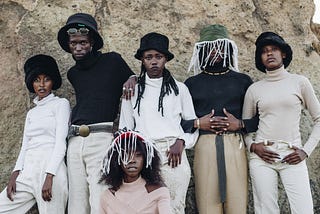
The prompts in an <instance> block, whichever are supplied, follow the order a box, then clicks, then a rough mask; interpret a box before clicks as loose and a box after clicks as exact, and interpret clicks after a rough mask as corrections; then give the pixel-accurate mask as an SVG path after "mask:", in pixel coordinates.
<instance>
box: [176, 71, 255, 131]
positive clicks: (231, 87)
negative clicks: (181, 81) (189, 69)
mask: <svg viewBox="0 0 320 214" xmlns="http://www.w3.org/2000/svg"><path fill="white" fill-rule="evenodd" d="M252 83H253V82H252V80H251V78H250V77H249V76H248V75H246V74H243V73H238V72H235V71H229V72H227V73H225V74H220V75H210V74H207V73H204V72H202V73H200V74H198V75H196V76H193V77H190V78H188V79H187V80H186V81H185V84H186V85H187V87H188V88H189V91H190V93H191V96H192V100H193V105H194V108H195V112H196V115H197V117H199V118H200V117H202V116H204V115H206V114H208V113H210V112H211V110H212V109H214V115H216V116H226V115H225V114H224V113H223V108H225V109H226V110H227V111H228V112H230V113H231V114H233V115H234V116H235V117H236V118H238V119H241V118H242V106H243V101H244V96H245V93H246V91H247V89H248V87H249V86H250V85H251V84H252ZM244 123H245V127H246V130H245V131H246V132H253V131H256V130H257V126H258V117H254V118H252V119H250V120H244ZM182 124H183V127H184V129H185V131H186V132H191V129H192V128H193V121H184V122H183V123H182ZM209 133H210V134H211V132H206V131H203V130H200V134H209Z"/></svg>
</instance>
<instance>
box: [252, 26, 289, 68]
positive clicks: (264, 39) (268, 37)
mask: <svg viewBox="0 0 320 214" xmlns="http://www.w3.org/2000/svg"><path fill="white" fill-rule="evenodd" d="M266 45H275V46H277V47H279V48H280V49H281V51H282V52H284V53H285V54H286V58H284V59H283V64H284V67H285V68H286V67H288V65H289V64H290V62H291V60H292V49H291V47H290V45H289V44H288V43H286V42H285V41H284V39H283V38H282V37H281V36H279V35H278V34H276V33H274V32H264V33H262V34H260V36H259V37H258V38H257V40H256V52H255V61H256V68H257V69H259V70H260V71H262V72H264V73H265V72H266V67H265V66H264V65H263V63H262V60H261V54H262V48H263V47H264V46H266Z"/></svg>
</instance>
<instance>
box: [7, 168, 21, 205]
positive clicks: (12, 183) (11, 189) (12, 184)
mask: <svg viewBox="0 0 320 214" xmlns="http://www.w3.org/2000/svg"><path fill="white" fill-rule="evenodd" d="M19 173H20V170H16V171H14V172H12V174H11V176H10V179H9V182H8V185H7V197H8V198H9V199H10V201H13V196H14V194H15V193H16V180H17V177H18V175H19Z"/></svg>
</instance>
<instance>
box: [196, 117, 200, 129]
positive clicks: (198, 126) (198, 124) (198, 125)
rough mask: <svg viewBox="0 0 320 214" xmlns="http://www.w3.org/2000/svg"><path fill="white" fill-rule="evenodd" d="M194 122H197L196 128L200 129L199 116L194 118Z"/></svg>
mask: <svg viewBox="0 0 320 214" xmlns="http://www.w3.org/2000/svg"><path fill="white" fill-rule="evenodd" d="M196 124H197V128H198V129H200V119H199V118H197V119H196Z"/></svg>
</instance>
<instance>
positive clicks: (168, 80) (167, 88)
mask: <svg viewBox="0 0 320 214" xmlns="http://www.w3.org/2000/svg"><path fill="white" fill-rule="evenodd" d="M146 73H147V70H146V68H145V67H144V65H143V64H141V72H140V75H139V77H138V82H137V83H138V97H137V101H136V104H135V106H134V109H135V108H137V107H138V115H140V102H141V99H142V98H143V93H144V90H145V86H146ZM162 76H163V81H162V85H161V91H160V95H159V102H158V111H161V115H162V116H163V97H164V96H165V95H169V94H171V93H172V90H173V91H174V94H175V95H176V96H177V95H178V94H179V88H178V86H177V83H176V81H175V80H174V78H173V77H172V75H171V73H170V71H169V70H168V69H166V68H164V69H163V73H162Z"/></svg>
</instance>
